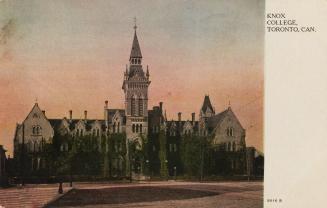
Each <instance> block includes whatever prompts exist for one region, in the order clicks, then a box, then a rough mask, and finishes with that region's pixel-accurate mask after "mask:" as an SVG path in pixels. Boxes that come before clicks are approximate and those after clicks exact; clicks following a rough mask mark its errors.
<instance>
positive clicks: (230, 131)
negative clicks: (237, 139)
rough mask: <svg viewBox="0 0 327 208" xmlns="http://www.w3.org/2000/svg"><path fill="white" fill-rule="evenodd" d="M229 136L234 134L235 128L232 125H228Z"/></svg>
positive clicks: (227, 132)
mask: <svg viewBox="0 0 327 208" xmlns="http://www.w3.org/2000/svg"><path fill="white" fill-rule="evenodd" d="M226 134H227V136H234V129H233V128H232V127H228V128H227V129H226Z"/></svg>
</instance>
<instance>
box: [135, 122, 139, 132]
mask: <svg viewBox="0 0 327 208" xmlns="http://www.w3.org/2000/svg"><path fill="white" fill-rule="evenodd" d="M136 133H139V125H138V124H136Z"/></svg>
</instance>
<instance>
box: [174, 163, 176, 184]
mask: <svg viewBox="0 0 327 208" xmlns="http://www.w3.org/2000/svg"><path fill="white" fill-rule="evenodd" d="M176 175H177V167H176V166H174V180H175V181H176Z"/></svg>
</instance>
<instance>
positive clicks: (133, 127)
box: [132, 124, 135, 133]
mask: <svg viewBox="0 0 327 208" xmlns="http://www.w3.org/2000/svg"><path fill="white" fill-rule="evenodd" d="M132 131H133V133H135V124H133V125H132Z"/></svg>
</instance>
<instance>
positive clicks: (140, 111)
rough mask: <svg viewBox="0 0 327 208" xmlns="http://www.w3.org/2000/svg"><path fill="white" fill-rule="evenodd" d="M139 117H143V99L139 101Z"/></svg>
mask: <svg viewBox="0 0 327 208" xmlns="http://www.w3.org/2000/svg"><path fill="white" fill-rule="evenodd" d="M139 115H140V116H143V99H141V98H140V99H139Z"/></svg>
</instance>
